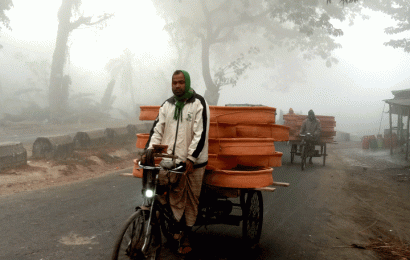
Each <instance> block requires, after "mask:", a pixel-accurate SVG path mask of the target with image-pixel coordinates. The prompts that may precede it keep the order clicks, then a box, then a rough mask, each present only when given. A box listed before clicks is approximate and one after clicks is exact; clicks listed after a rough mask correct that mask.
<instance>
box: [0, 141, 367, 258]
mask: <svg viewBox="0 0 410 260" xmlns="http://www.w3.org/2000/svg"><path fill="white" fill-rule="evenodd" d="M288 149H289V147H287V146H284V145H283V144H281V145H280V144H278V145H277V150H281V151H283V152H284V154H285V155H284V157H283V162H284V165H283V166H282V167H280V168H277V169H275V170H274V179H275V180H276V181H282V182H289V183H291V186H290V187H288V188H284V187H280V188H278V190H277V191H276V192H274V193H267V192H266V193H263V196H264V226H263V233H262V237H261V242H260V246H259V247H258V248H257V249H255V250H254V251H251V252H249V251H244V250H242V249H241V247H239V246H238V245H240V242H241V228H240V227H236V226H227V225H217V226H210V227H208V228H207V229H205V228H201V229H200V230H198V231H197V233H196V235H195V236H194V237H193V243H194V245H195V246H196V254H195V255H193V256H192V259H342V258H337V256H334V255H323V254H322V253H321V248H322V247H323V246H326V245H328V244H329V241H328V240H326V238H325V237H324V236H321V235H320V234H321V230H322V228H323V225H322V224H323V223H324V222H326V221H327V220H328V218H329V215H330V213H329V212H328V211H327V210H326V205H323V203H322V202H321V200H320V198H318V197H317V196H316V192H317V189H318V183H319V181H320V178H321V176H323V174H326V172H327V170H326V168H327V167H323V166H322V161H321V160H320V159H316V160H315V161H314V162H315V164H314V165H313V166H310V167H309V168H308V169H307V170H305V171H304V172H301V170H300V165H299V164H296V165H290V164H289V163H288V162H289V156H288V155H289V150H288ZM296 162H299V158H297V159H296ZM328 162H329V163H330V164H331V160H329V161H328ZM329 168H331V166H329ZM125 171H128V172H129V171H130V169H128V170H125ZM140 189H141V184H140V180H139V179H134V178H127V177H120V176H119V174H118V172H117V173H112V174H109V175H106V176H104V177H101V178H97V179H93V180H87V181H84V182H79V183H73V184H70V185H66V186H61V187H53V188H49V189H45V190H39V191H32V192H24V193H19V194H14V195H9V196H5V197H0V224H1V232H0V259H2V260H3V259H4V260H9V259H10V260H19V259H21V260H23V259H24V260H26V259H27V260H31V259H36V260H40V259H43V260H46V259H47V260H51V259H53V260H55V259H66V260H71V259H72V260H74V259H75V260H78V259H109V257H110V254H111V250H112V246H113V244H114V240H115V237H116V235H117V232H118V231H119V229H120V226H121V224H122V223H123V222H124V221H125V220H126V218H127V217H128V215H130V214H131V213H132V211H133V208H134V207H135V206H136V205H137V204H139V203H140V196H139V191H140ZM362 251H363V250H362ZM162 255H163V257H162V259H178V257H177V256H175V255H173V254H172V253H171V252H169V251H167V250H164V251H163V252H162ZM329 257H330V258H329ZM356 257H357V258H355V257H353V258H350V259H363V258H360V253H358V255H357V256H356Z"/></svg>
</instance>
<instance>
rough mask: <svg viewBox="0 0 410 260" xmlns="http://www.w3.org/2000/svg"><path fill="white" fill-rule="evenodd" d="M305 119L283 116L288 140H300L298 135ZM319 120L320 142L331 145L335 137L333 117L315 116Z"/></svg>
mask: <svg viewBox="0 0 410 260" xmlns="http://www.w3.org/2000/svg"><path fill="white" fill-rule="evenodd" d="M306 118H307V116H306V115H295V114H286V115H283V120H284V121H285V123H284V125H285V126H288V127H289V128H290V131H289V140H300V137H299V133H300V129H301V128H302V124H303V121H304V120H305V119H306ZM316 118H317V119H319V120H320V125H321V134H320V141H321V142H325V143H333V141H334V140H333V138H334V136H335V135H336V131H335V127H336V121H335V117H334V116H318V115H317V116H316Z"/></svg>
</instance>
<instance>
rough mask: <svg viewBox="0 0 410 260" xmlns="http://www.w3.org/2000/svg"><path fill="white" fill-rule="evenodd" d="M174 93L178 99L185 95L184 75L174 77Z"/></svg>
mask: <svg viewBox="0 0 410 260" xmlns="http://www.w3.org/2000/svg"><path fill="white" fill-rule="evenodd" d="M172 92H173V93H174V95H175V96H177V97H181V96H183V95H184V93H185V77H184V74H183V73H179V74H176V75H174V76H173V77H172Z"/></svg>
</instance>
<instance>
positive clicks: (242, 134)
mask: <svg viewBox="0 0 410 260" xmlns="http://www.w3.org/2000/svg"><path fill="white" fill-rule="evenodd" d="M289 129H290V127H289V126H284V125H275V124H253V125H237V126H236V136H237V137H239V138H246V137H250V138H273V139H274V140H275V141H276V142H285V141H288V140H289Z"/></svg>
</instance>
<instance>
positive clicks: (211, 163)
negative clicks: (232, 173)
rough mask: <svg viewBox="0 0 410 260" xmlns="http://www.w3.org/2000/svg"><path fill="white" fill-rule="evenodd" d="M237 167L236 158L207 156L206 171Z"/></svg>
mask: <svg viewBox="0 0 410 260" xmlns="http://www.w3.org/2000/svg"><path fill="white" fill-rule="evenodd" d="M236 165H237V162H236V156H223V155H216V154H208V165H207V166H206V169H208V170H230V169H232V168H235V167H236Z"/></svg>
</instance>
